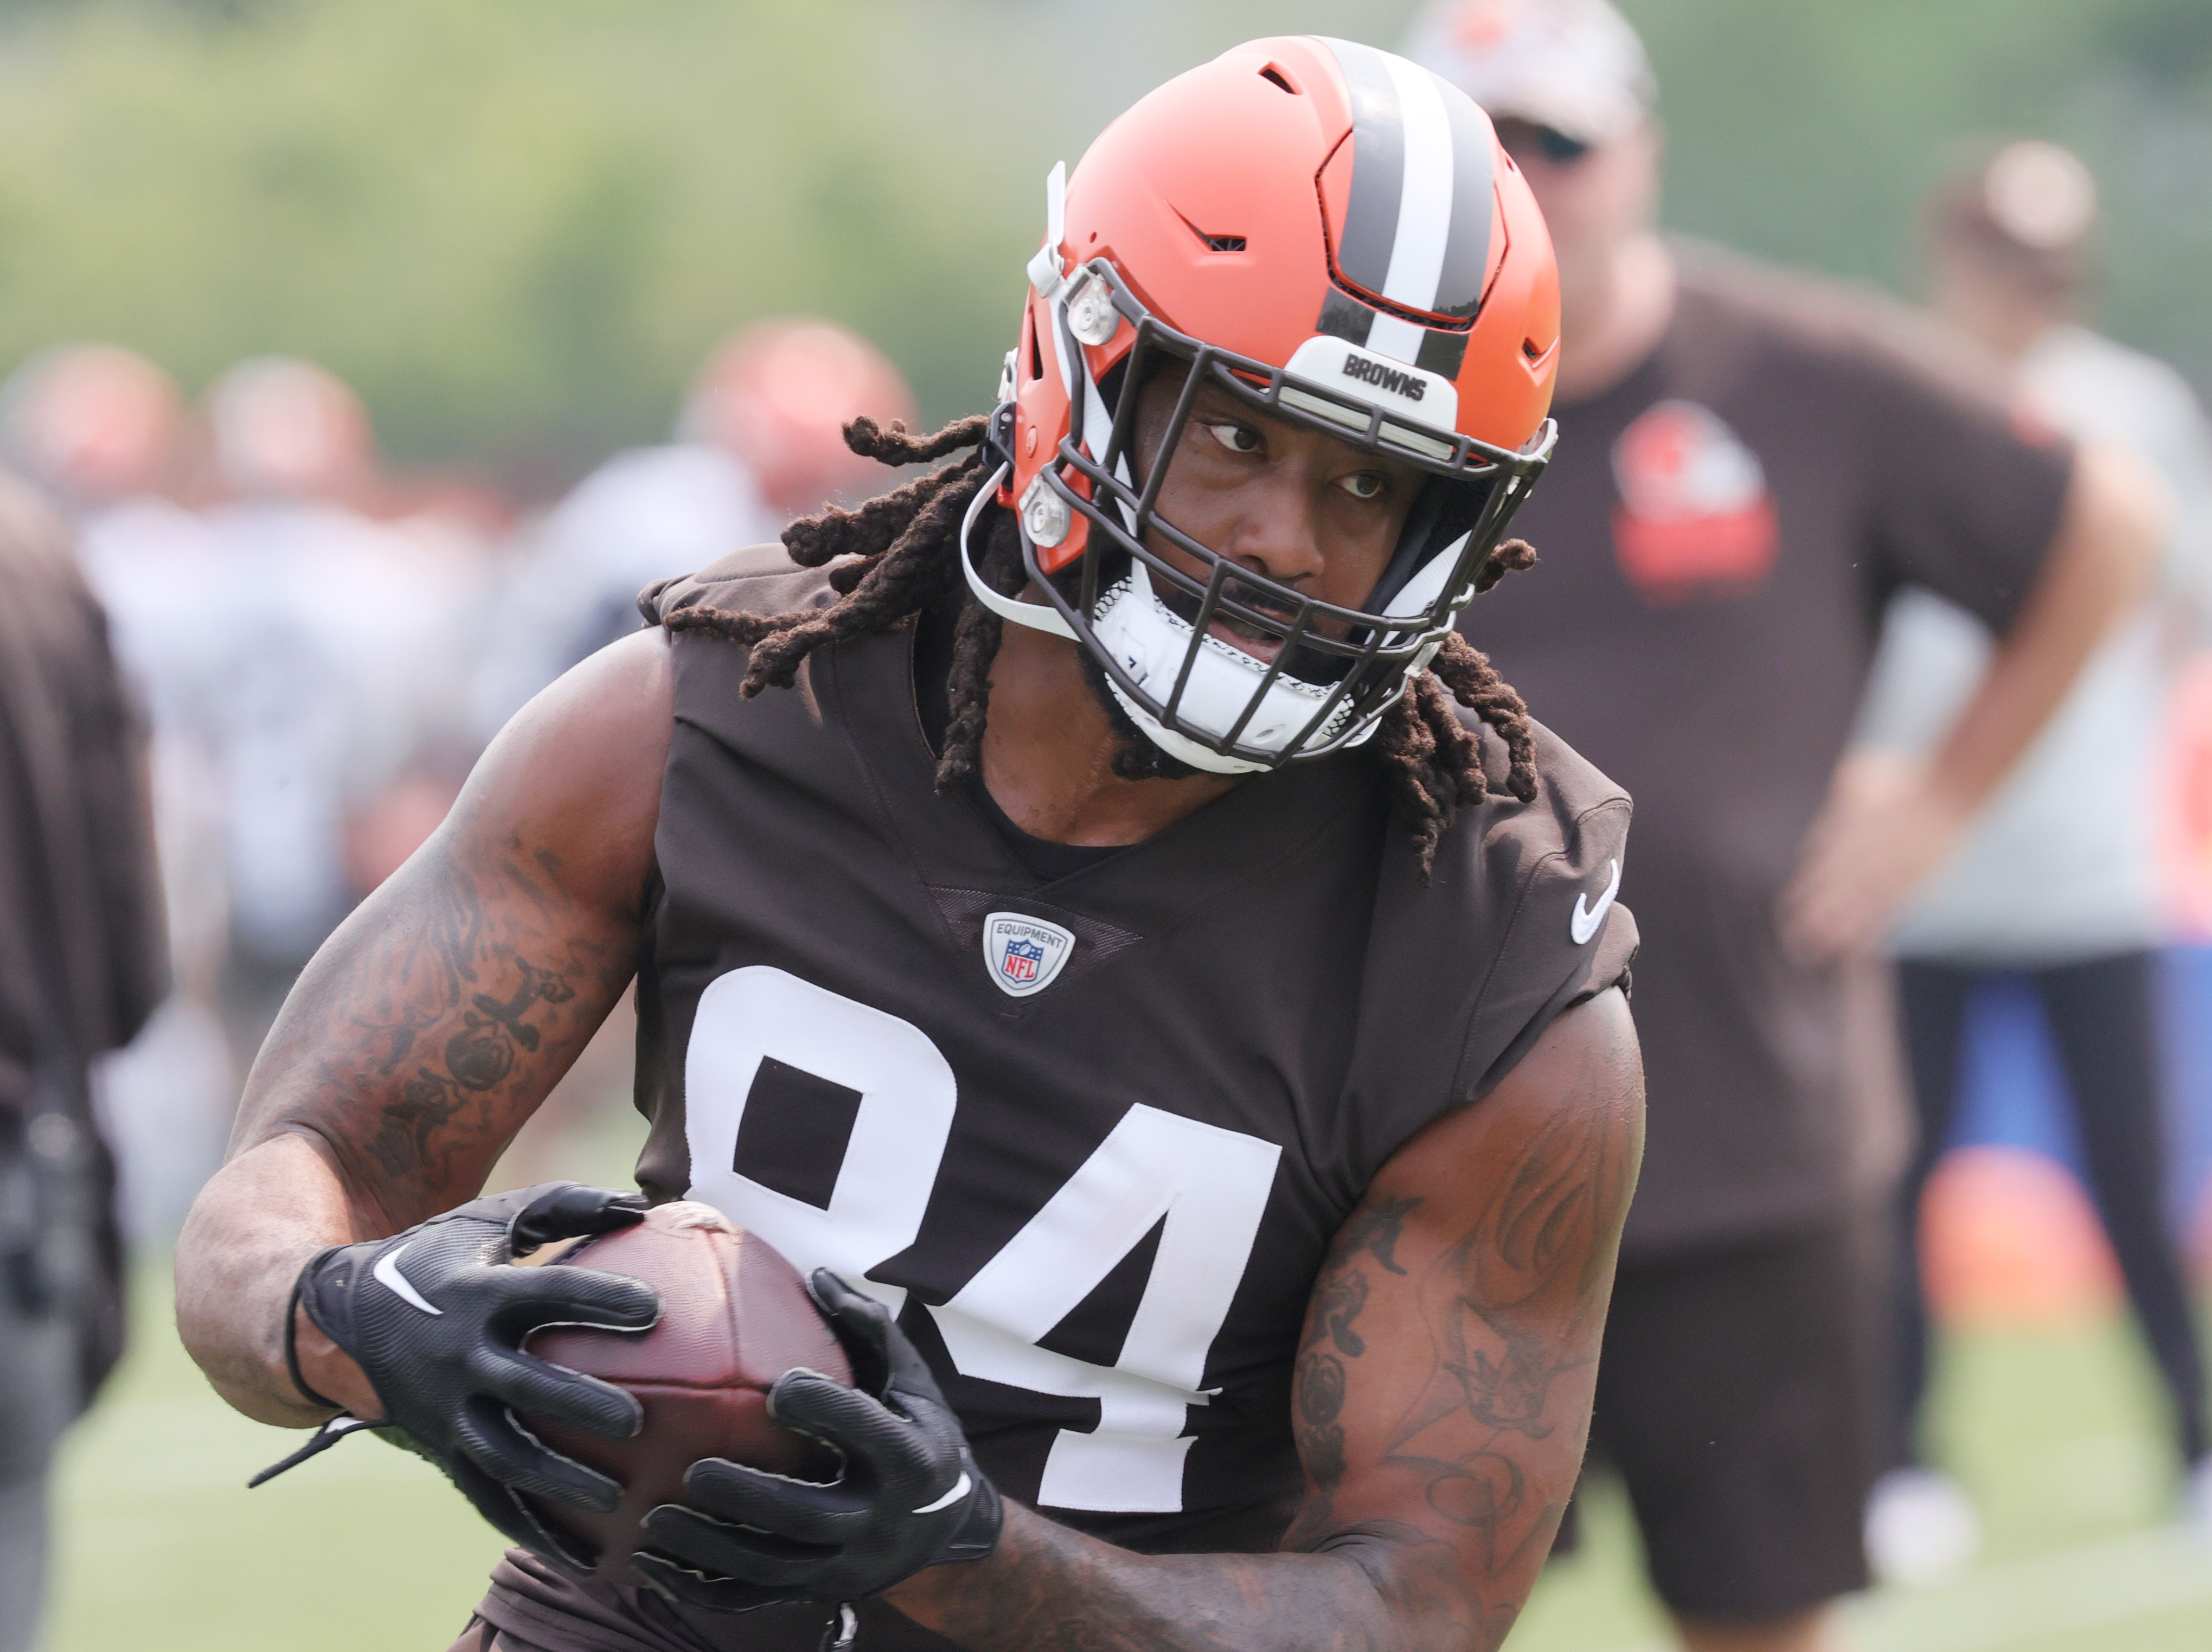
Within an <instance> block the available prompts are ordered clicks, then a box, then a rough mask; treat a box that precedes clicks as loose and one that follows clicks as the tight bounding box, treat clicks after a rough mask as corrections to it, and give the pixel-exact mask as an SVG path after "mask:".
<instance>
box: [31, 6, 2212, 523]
mask: <svg viewBox="0 0 2212 1652" xmlns="http://www.w3.org/2000/svg"><path fill="white" fill-rule="evenodd" d="M1412 9H1413V6H1412V4H1411V3H1410V0H1337V3H1334V4H1328V3H1317V0H1279V3H1276V4H1273V5H1271V6H1269V7H1267V9H1266V13H1265V17H1264V21H1262V20H1261V17H1260V15H1259V14H1258V12H1257V10H1256V9H1255V8H1253V7H1251V6H1249V5H1248V4H1239V3H1235V0H1127V3H1115V4H1100V3H1097V0H1091V3H1085V4H1080V5H1079V4H1075V3H1073V0H817V3H813V4H809V5H805V6H793V5H789V4H776V3H770V0H69V3H58V0H49V3H36V0H0V367H4V366H5V365H8V364H10V363H12V362H14V361H17V360H20V359H21V358H22V357H23V356H25V355H28V354H30V353H31V352H33V351H34V350H36V349H40V348H41V347H43V346H45V345H47V344H50V343H55V342H58V341H60V340H64V339H71V338H92V337H100V338H112V339H114V340H116V341H118V342H120V343H125V344H129V345H131V346H134V347H136V348H137V349H143V350H145V351H146V352H148V353H149V355H153V356H155V358H156V359H157V360H159V361H162V362H164V363H165V364H167V366H168V367H170V368H171V369H172V370H173V372H175V373H176V374H178V375H179V378H180V379H181V380H183V381H184V382H185V385H186V386H187V388H188V389H195V390H196V389H197V388H198V387H199V386H202V385H204V383H205V382H206V381H207V380H209V379H210V378H211V377H212V376H213V375H214V374H216V373H217V372H218V371H220V370H221V369H222V367H224V366H226V365H227V364H228V363H229V362H230V361H234V360H236V359H237V358H239V357H240V356H242V355H249V354H254V353H258V352H262V351H267V350H285V351H294V352H298V353H301V354H303V355H310V356H313V357H314V358H316V359H318V360H320V361H325V362H326V363H327V364H329V365H330V366H331V367H334V368H335V369H337V371H338V372H339V373H341V374H344V375H345V376H346V377H347V378H349V380H351V381H352V382H354V383H355V384H356V386H358V387H359V388H360V389H361V390H362V392H363V394H364V395H365V396H366V397H367V398H368V403H369V404H370V406H371V408H372V410H374V414H375V416H376V418H377V422H378V425H379V428H380V432H381V434H382V435H383V437H384V440H385V441H386V446H387V447H388V448H389V449H390V450H391V451H392V453H393V454H394V455H395V456H396V457H398V459H403V460H406V461H413V462H427V463H440V464H453V463H465V464H471V465H481V466H483V467H486V468H488V469H489V470H491V471H494V472H495V473H497V474H499V475H501V477H504V478H505V479H506V480H507V481H508V482H509V483H510V484H511V485H517V486H520V487H521V488H523V489H526V491H530V492H543V491H545V490H547V489H551V488H553V487H555V486H557V485H558V484H559V483H561V482H562V481H564V480H566V479H567V478H568V477H570V476H572V475H574V473H575V472H576V471H578V470H580V468H581V467H582V466H583V465H586V464H588V463H589V462H590V461H591V460H592V459H594V458H596V457H597V456H599V454H601V453H603V452H605V451H606V450H607V449H609V448H611V447H612V446H618V445H621V444H623V443H626V442H629V441H635V440H647V439H651V438H652V437H653V436H654V435H656V434H658V433H659V432H660V431H661V430H663V429H665V427H666V425H667V422H668V420H669V418H670V417H671V413H672V411H673V410H674V407H675V404H676V402H677V400H678V397H679V395H680V393H681V391H682V387H683V386H684V382H685V380H687V378H688V377H689V375H690V372H691V370H692V369H693V367H695V366H696V363H697V362H698V361H699V360H700V359H701V357H702V355H703V354H704V352H705V351H706V349H708V346H709V345H710V344H711V343H713V341H714V339H715V338H717V337H720V335H721V334H723V333H724V332H726V331H728V330H729V329H730V328H731V327H732V326H733V325H737V324H738V323H740V322H743V321H744V320H747V319H752V318H755V317H757V316H762V315H767V314H772V313H779V312H783V311H789V310H809V311H815V312H819V313H826V314H829V315H832V316H835V317H836V318H838V319H842V320H844V321H846V322H848V323H850V324H852V325H854V326H857V327H859V328H860V329H862V330H863V331H866V332H868V333H869V334H871V335H872V336H873V337H876V338H878V340H879V341H881V342H882V343H884V346H885V347H886V348H887V349H889V350H890V353H891V355H893V356H894V357H895V358H896V360H897V361H899V363H900V364H901V366H902V367H904V368H905V369H906V371H907V372H908V374H909V375H910V376H911V377H912V379H913V380H914V382H915V386H916V389H917V391H918V392H919V393H920V395H921V400H922V403H923V405H924V407H925V409H926V410H927V412H928V414H929V415H930V416H932V417H936V416H949V415H951V414H953V413H956V412H959V411H963V410H971V409H974V408H975V407H978V406H980V405H981V404H982V402H983V400H984V398H986V397H987V394H988V393H989V389H990V386H991V385H992V384H993V383H994V380H995V376H996V363H997V360H998V357H999V355H1000V353H1001V352H1002V351H1003V349H1005V346H1006V335H1007V332H1008V329H1009V327H1010V325H1011V324H1012V318H1013V314H1014V311H1015V307H1016V305H1017V303H1018V298H1019V294H1020V289H1021V281H1022V276H1021V268H1022V264H1023V262H1024V259H1025V258H1026V257H1027V255H1028V252H1029V251H1030V248H1031V247H1032V246H1034V244H1035V240H1036V236H1037V234H1039V232H1040V230H1041V228H1042V188H1041V182H1042V177H1043V175H1044V173H1045V172H1046V170H1047V169H1048V167H1050V165H1051V163H1052V162H1053V161H1054V160H1058V159H1060V158H1063V157H1064V158H1066V159H1067V160H1068V161H1071V162H1072V161H1074V160H1075V158H1076V157H1077V156H1078V155H1079V154H1080V152H1081V150H1082V148H1083V145H1084V143H1085V142H1086V141H1087V140H1088V138H1089V137H1091V135H1092V133H1094V132H1095V131H1096V130H1097V127H1098V125H1100V124H1101V123H1102V122H1103V120H1104V119H1105V118H1108V117H1109V116H1110V115H1111V114H1112V113H1113V112H1115V110H1116V109H1117V108H1119V107H1121V106H1123V105H1124V104H1126V103H1127V101H1128V100H1130V99H1132V98H1133V97H1134V96H1135V95H1136V94H1139V92H1141V91H1142V90H1143V89H1145V88H1146V87H1148V86H1150V85H1152V84H1153V83H1155V82H1158V81H1159V80H1160V79H1163V78H1164V77H1165V76H1168V75H1170V74H1171V73H1174V72H1175V71H1176V70H1179V69H1182V68H1183V67H1186V66H1188V64H1193V63H1194V62H1197V61H1200V59H1202V58H1205V57H1206V56H1207V55H1210V54H1211V53H1212V52H1215V51H1218V50H1219V49H1220V48H1221V47H1223V46H1227V45H1229V44H1231V43H1232V42H1234V41H1235V40H1237V39H1239V38H1242V37H1243V36H1244V35H1246V34H1248V33H1251V32H1253V31H1254V30H1255V29H1257V28H1259V27H1269V28H1273V29H1277V30H1282V31H1291V30H1297V29H1313V30H1316V31H1319V32H1326V33H1340V34H1345V35H1349V36H1354V37H1357V38H1361V39H1369V40H1372V41H1376V42H1377V43H1381V44H1389V43H1393V42H1395V40H1396V39H1398V38H1399V36H1400V33H1401V31H1402V29H1403V27H1404V25H1405V22H1406V20H1407V17H1408V15H1410V13H1411V11H1412ZM1626 9H1628V10H1629V12H1630V13H1631V14H1632V15H1633V17H1634V18H1635V20H1636V21H1637V22H1638V24H1639V25H1640V26H1642V27H1644V30H1645V31H1646V33H1647V35H1648V38H1649V39H1650V46H1651V49H1652V53H1653V56H1654V58H1655V60H1656V64H1657V68H1658V71H1659V75H1660V78H1661V82H1662V88H1663V95H1664V113H1665V118H1666V120H1667V125H1668V131H1669V134H1670V137H1671V142H1672V161H1671V165H1670V197H1669V202H1668V218H1669V220H1670V222H1673V223H1674V225H1675V226H1677V227H1678V228H1683V229H1685V230H1688V231H1692V232H1693V233H1697V234H1705V235H1710V236H1712V237H1714V238H1717V239H1718V240H1724V241H1728V242H1730V243H1732V244H1734V245H1736V246H1741V247H1744V248H1746V249H1748V250H1750V251H1753V252H1761V253H1765V254H1768V255H1771V256H1774V257H1778V258H1785V259H1789V260H1792V261H1795V262H1799V263H1802V264H1809V265H1814V266H1817V267H1820V268H1823V269H1826V270H1833V271H1836V272H1838V273H1842V274H1845V275H1850V276H1858V277H1863V278H1866V279H1869V280H1874V281H1878V282H1885V283H1887V284H1889V285H1891V286H1893V287H1897V288H1900V289H1902V290H1906V291H1910V290H1911V283H1912V279H1913V267H1912V258H1911V210H1912V203H1913V202H1914V200H1915V198H1916V197H1917V194H1918V192H1919V191H1920V189H1921V188H1922V187H1923V185H1924V184H1925V183H1926V181H1927V180H1928V179H1929V177H1930V176H1931V174H1932V173H1933V172H1934V170H1935V169H1936V167H1937V166H1939V165H1940V163H1941V160H1942V155H1943V154H1944V152H1945V151H1946V149H1948V147H1949V146H1951V145H1953V144H1954V143H1958V142H1959V141H1960V140H1961V139H1965V138H1967V137H1972V136H1974V135H1977V134H1983V133H2002V134H2007V135H2033V136H2040V137H2053V138H2057V139H2058V140H2060V141H2062V142H2065V143H2071V144H2073V145H2075V146H2076V147H2077V148H2079V149H2081V151H2082V153H2083V154H2084V155H2087V157H2088V158H2089V160H2090V161H2091V162H2092V164H2093V165H2094V166H2095V167H2096V168H2097V169H2098V171H2099V173H2100V176H2101V177H2102V179H2104V181H2105V184H2106V191H2107V197H2108V200H2109V203H2110V205H2111V209H2112V215H2111V223H2110V231H2109V236H2108V240H2109V246H2110V252H2111V258H2110V274H2109V277H2108V280H2107V283H2106V300H2105V304H2104V309H2103V319H2104V322H2105V324H2106V325H2107V326H2108V327H2109V329H2110V330H2111V331H2113V332H2115V333H2117V334H2118V336H2120V337H2123V338H2125V339H2127V340H2128V341H2129V342H2130V343H2136V344H2139V345H2142V346H2143V347H2146V348H2148V349H2153V350H2155V351H2157V352H2159V353H2160V354H2163V355H2167V356H2169V357H2171V358H2172V359H2173V360H2175V361H2178V362H2179V364H2180V365H2181V366H2182V367H2184V369H2185V371H2187V372H2189V373H2190V374H2191V375H2192V376H2193V377H2194V378H2195V379H2196V380H2197V383H2198V384H2199V385H2200V386H2212V307H2208V306H2207V305H2206V303H2205V302H2204V296H2205V295H2206V294H2207V293H2208V292H2212V4H2207V3H2206V0H1949V3H1947V4H1944V5H1941V6H1930V5H1928V4H1926V3H1924V0H1789V3H1787V4H1776V3H1774V0H1627V7H1626Z"/></svg>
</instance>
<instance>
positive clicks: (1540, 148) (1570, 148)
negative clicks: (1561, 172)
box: [1492, 115, 1590, 167]
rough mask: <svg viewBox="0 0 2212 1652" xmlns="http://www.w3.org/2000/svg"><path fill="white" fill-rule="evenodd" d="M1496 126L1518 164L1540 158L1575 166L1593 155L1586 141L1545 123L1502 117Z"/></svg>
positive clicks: (1561, 164) (1509, 152)
mask: <svg viewBox="0 0 2212 1652" xmlns="http://www.w3.org/2000/svg"><path fill="white" fill-rule="evenodd" d="M1492 125H1494V126H1495V127H1496V128H1497V130H1498V143H1501V144H1502V145H1504V149H1505V152H1506V154H1508V155H1511V156H1512V157H1513V158H1514V159H1515V160H1516V161H1528V160H1530V159H1533V158H1534V156H1536V155H1541V156H1543V157H1544V159H1545V160H1546V161H1548V162H1550V163H1551V164H1552V165H1553V166H1555V167H1571V166H1572V165H1574V164H1575V162H1576V161H1580V160H1581V159H1582V158H1583V156H1584V155H1588V154H1589V152H1590V146H1589V144H1587V143H1583V140H1582V139H1580V138H1578V137H1568V136H1567V135H1566V134H1565V132H1563V131H1560V130H1559V128H1558V127H1556V126H1547V125H1544V124H1543V123H1542V122H1541V121H1537V120H1522V119H1521V118H1518V117H1516V116H1513V115H1501V116H1500V117H1498V118H1497V119H1496V120H1495V121H1493V122H1492Z"/></svg>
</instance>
